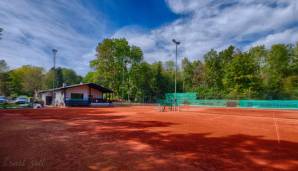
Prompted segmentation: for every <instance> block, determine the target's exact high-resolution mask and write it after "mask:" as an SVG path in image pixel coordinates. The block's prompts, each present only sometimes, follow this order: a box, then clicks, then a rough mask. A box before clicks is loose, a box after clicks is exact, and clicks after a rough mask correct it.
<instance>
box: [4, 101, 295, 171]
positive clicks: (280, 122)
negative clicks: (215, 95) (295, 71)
mask: <svg viewBox="0 0 298 171" xmlns="http://www.w3.org/2000/svg"><path fill="white" fill-rule="evenodd" d="M0 170H38V171H40V170H57V171H62V170H63V171H64V170H196V171H197V170H211V171H212V170H242V171H245V170H293V171H294V170H298V111H278V110H275V111H274V110H253V109H233V108H225V109H224V108H197V109H195V110H193V109H184V110H183V112H158V110H157V108H156V107H153V106H135V107H112V108H64V109H40V110H32V109H27V110H6V111H5V110H2V111H0Z"/></svg>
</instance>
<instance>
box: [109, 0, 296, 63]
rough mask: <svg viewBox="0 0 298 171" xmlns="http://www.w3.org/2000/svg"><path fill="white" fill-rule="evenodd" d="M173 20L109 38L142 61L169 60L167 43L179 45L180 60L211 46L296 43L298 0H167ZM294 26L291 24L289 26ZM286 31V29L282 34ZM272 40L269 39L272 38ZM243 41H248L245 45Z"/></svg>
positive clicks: (195, 56) (170, 49)
mask: <svg viewBox="0 0 298 171" xmlns="http://www.w3.org/2000/svg"><path fill="white" fill-rule="evenodd" d="M166 2H167V3H168V5H169V7H170V9H171V10H172V11H173V12H175V13H177V14H182V17H181V18H179V19H178V20H176V21H174V22H172V23H170V24H168V25H165V26H162V27H160V28H157V29H154V30H150V31H147V32H138V29H134V28H125V29H124V30H119V31H118V32H116V33H115V34H114V37H117V36H118V37H126V38H127V39H128V40H129V42H131V43H133V44H135V45H139V46H140V47H142V49H143V50H144V54H145V59H147V60H149V61H151V62H153V61H156V60H162V61H165V60H169V59H174V58H173V55H174V44H173V43H172V41H171V40H172V39H173V38H176V39H178V40H179V41H181V45H180V47H179V49H180V51H179V54H180V57H184V56H187V57H189V58H190V59H202V57H203V54H205V53H206V52H207V51H208V50H210V49H211V48H213V49H217V50H222V49H223V48H226V47H227V46H229V45H236V46H237V47H240V48H242V49H245V48H246V47H250V46H252V45H254V44H255V43H256V42H262V43H264V44H270V43H271V44H272V43H293V42H295V41H298V39H297V37H298V32H297V29H293V27H296V28H297V23H298V17H297V16H298V9H297V1H292V0H237V1H236V0H211V1H205V0H193V1H191V0H167V1H166ZM293 24H296V25H293ZM289 29H290V30H291V31H287V30H289ZM273 37H274V38H273ZM243 42H249V44H247V43H244V44H243Z"/></svg>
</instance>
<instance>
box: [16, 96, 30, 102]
mask: <svg viewBox="0 0 298 171" xmlns="http://www.w3.org/2000/svg"><path fill="white" fill-rule="evenodd" d="M14 102H15V103H16V104H26V103H29V102H30V99H29V98H28V97H26V96H19V97H18V98H17V99H16V100H15V101H14Z"/></svg>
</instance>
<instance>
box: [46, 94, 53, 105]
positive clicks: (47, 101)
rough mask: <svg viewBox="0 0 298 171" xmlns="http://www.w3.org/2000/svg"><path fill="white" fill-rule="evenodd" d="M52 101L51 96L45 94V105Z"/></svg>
mask: <svg viewBox="0 0 298 171" xmlns="http://www.w3.org/2000/svg"><path fill="white" fill-rule="evenodd" d="M52 101H53V98H52V96H46V105H51V104H52Z"/></svg>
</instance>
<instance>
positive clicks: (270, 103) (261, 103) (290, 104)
mask: <svg viewBox="0 0 298 171" xmlns="http://www.w3.org/2000/svg"><path fill="white" fill-rule="evenodd" d="M239 106H240V107H244V108H264V109H266V108H269V109H270V108H271V109H272V108H276V109H281V108H282V109H298V100H239Z"/></svg>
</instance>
